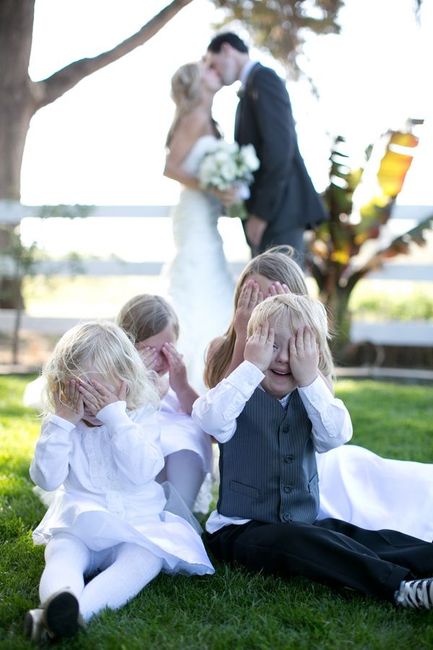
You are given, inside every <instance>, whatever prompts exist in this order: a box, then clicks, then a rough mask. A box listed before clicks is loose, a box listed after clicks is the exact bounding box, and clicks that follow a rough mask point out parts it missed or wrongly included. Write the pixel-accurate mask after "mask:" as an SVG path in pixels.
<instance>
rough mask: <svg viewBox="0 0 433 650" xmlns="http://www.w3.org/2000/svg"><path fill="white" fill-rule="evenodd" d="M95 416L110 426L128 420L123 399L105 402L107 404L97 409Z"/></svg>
mask: <svg viewBox="0 0 433 650" xmlns="http://www.w3.org/2000/svg"><path fill="white" fill-rule="evenodd" d="M96 417H97V418H98V420H100V421H101V422H103V423H104V424H105V425H107V426H110V427H112V426H119V425H121V424H123V423H125V422H130V418H129V417H128V415H127V413H126V402H125V401H124V400H119V401H117V402H111V404H107V406H104V408H102V409H101V410H100V411H98V413H97V414H96Z"/></svg>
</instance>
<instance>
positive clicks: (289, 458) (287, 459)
mask: <svg viewBox="0 0 433 650" xmlns="http://www.w3.org/2000/svg"><path fill="white" fill-rule="evenodd" d="M293 458H294V456H293V454H286V455H285V456H284V462H285V463H291V462H292V461H293Z"/></svg>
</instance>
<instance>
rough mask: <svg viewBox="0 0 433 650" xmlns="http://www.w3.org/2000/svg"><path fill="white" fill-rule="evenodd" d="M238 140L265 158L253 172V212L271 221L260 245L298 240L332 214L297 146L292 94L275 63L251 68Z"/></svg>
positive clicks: (250, 208) (237, 128) (249, 204)
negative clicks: (309, 173) (277, 72)
mask: <svg viewBox="0 0 433 650" xmlns="http://www.w3.org/2000/svg"><path fill="white" fill-rule="evenodd" d="M235 140H236V141H237V142H238V143H239V144H240V145H245V144H250V143H251V144H253V145H254V147H255V149H256V152H257V155H258V157H259V160H260V168H259V169H258V170H257V172H256V173H255V175H254V183H253V185H252V186H251V196H250V198H249V199H248V200H247V201H246V207H247V210H248V213H249V214H252V215H255V216H256V217H259V218H260V219H263V220H264V221H266V222H267V223H268V224H269V225H268V226H267V228H266V230H265V232H264V235H263V238H262V241H261V243H260V246H259V248H258V249H254V250H253V251H252V252H253V254H257V253H261V252H263V251H264V250H266V249H267V248H270V247H271V246H273V245H276V244H291V245H294V246H295V247H297V248H299V246H297V243H299V239H300V236H302V232H303V230H305V229H308V228H314V226H315V225H317V224H318V223H320V222H321V221H324V220H325V219H327V214H326V211H325V208H324V206H323V204H322V202H321V200H320V197H319V196H318V194H317V192H316V190H315V189H314V186H313V183H312V181H311V179H310V177H309V175H308V172H307V170H306V168H305V164H304V161H303V159H302V156H301V154H300V152H299V149H298V143H297V137H296V131H295V124H294V120H293V115H292V109H291V105H290V99H289V95H288V93H287V90H286V87H285V85H284V82H283V81H282V79H280V77H279V76H278V75H277V74H276V73H275V72H274V70H272V69H271V68H266V67H264V66H262V65H261V64H260V63H257V64H256V65H255V66H254V67H253V68H252V69H251V71H250V73H249V75H248V78H247V81H246V84H245V88H244V89H243V92H242V93H241V95H240V101H239V105H238V107H237V111H236V123H235Z"/></svg>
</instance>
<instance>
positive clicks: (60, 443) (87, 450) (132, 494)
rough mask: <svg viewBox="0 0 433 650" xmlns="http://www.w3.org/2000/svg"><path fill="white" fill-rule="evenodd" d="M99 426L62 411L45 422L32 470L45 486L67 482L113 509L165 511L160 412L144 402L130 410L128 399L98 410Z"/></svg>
mask: <svg viewBox="0 0 433 650" xmlns="http://www.w3.org/2000/svg"><path fill="white" fill-rule="evenodd" d="M98 419H100V420H101V422H102V423H103V424H102V426H100V427H93V428H91V427H87V426H86V425H85V424H84V423H83V422H82V421H80V422H78V423H77V424H76V425H75V424H73V423H72V422H69V421H68V420H64V419H63V418H61V417H58V416H57V415H51V416H49V417H48V418H47V419H46V420H45V421H44V423H43V425H42V430H41V434H40V437H39V439H38V441H37V443H36V448H35V453H34V457H33V460H32V463H31V465H30V476H31V478H32V480H33V481H34V483H36V485H38V486H39V487H41V488H43V489H44V490H55V489H56V488H58V487H59V486H61V485H63V486H64V489H65V492H66V493H71V494H72V493H73V494H74V495H75V497H77V498H78V495H79V498H81V499H87V500H89V499H90V500H93V501H94V502H97V503H98V504H99V505H101V506H104V507H107V508H108V509H109V510H113V511H116V512H121V511H122V512H123V511H124V509H127V510H131V509H136V510H137V511H138V512H139V511H140V509H142V508H143V507H144V505H145V506H146V507H149V505H148V503H149V500H150V501H152V507H150V508H149V509H150V510H151V511H153V510H156V511H158V512H160V511H161V510H162V509H163V507H164V503H165V498H164V496H163V493H162V489H161V487H160V486H159V485H158V484H157V483H156V482H155V480H154V478H155V476H156V475H157V474H158V472H159V471H160V470H161V469H162V467H163V466H164V457H163V455H162V451H161V447H160V429H159V425H158V421H157V414H156V412H155V411H154V410H153V409H152V410H151V409H149V408H147V407H143V408H140V409H137V410H136V411H132V412H128V413H127V412H126V404H125V402H123V401H118V402H113V403H112V404H108V405H107V406H105V407H104V408H103V409H102V410H101V411H99V413H98Z"/></svg>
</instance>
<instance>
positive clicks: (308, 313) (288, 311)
mask: <svg viewBox="0 0 433 650" xmlns="http://www.w3.org/2000/svg"><path fill="white" fill-rule="evenodd" d="M271 321H273V323H274V324H275V326H276V327H278V323H281V321H284V324H285V325H287V326H288V327H289V329H290V330H291V331H292V332H296V330H297V329H299V327H302V326H305V325H306V326H307V327H309V328H310V329H311V330H312V332H313V334H314V336H315V339H316V341H317V344H318V346H319V370H320V371H321V372H322V374H323V375H325V376H328V375H330V374H331V373H332V369H333V368H332V366H331V367H330V366H329V354H328V350H329V344H328V340H329V339H330V338H331V336H330V334H329V331H328V316H327V313H326V309H325V307H324V305H323V304H322V303H321V302H320V300H316V299H315V298H311V296H299V295H295V294H293V293H285V294H278V295H276V296H270V297H269V298H266V299H265V300H263V302H261V303H259V304H258V305H256V307H254V309H253V313H252V314H251V317H250V320H249V321H248V330H247V334H248V336H251V334H252V333H253V332H254V331H255V330H256V329H257V328H258V327H260V326H261V325H263V324H264V323H265V322H271Z"/></svg>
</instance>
